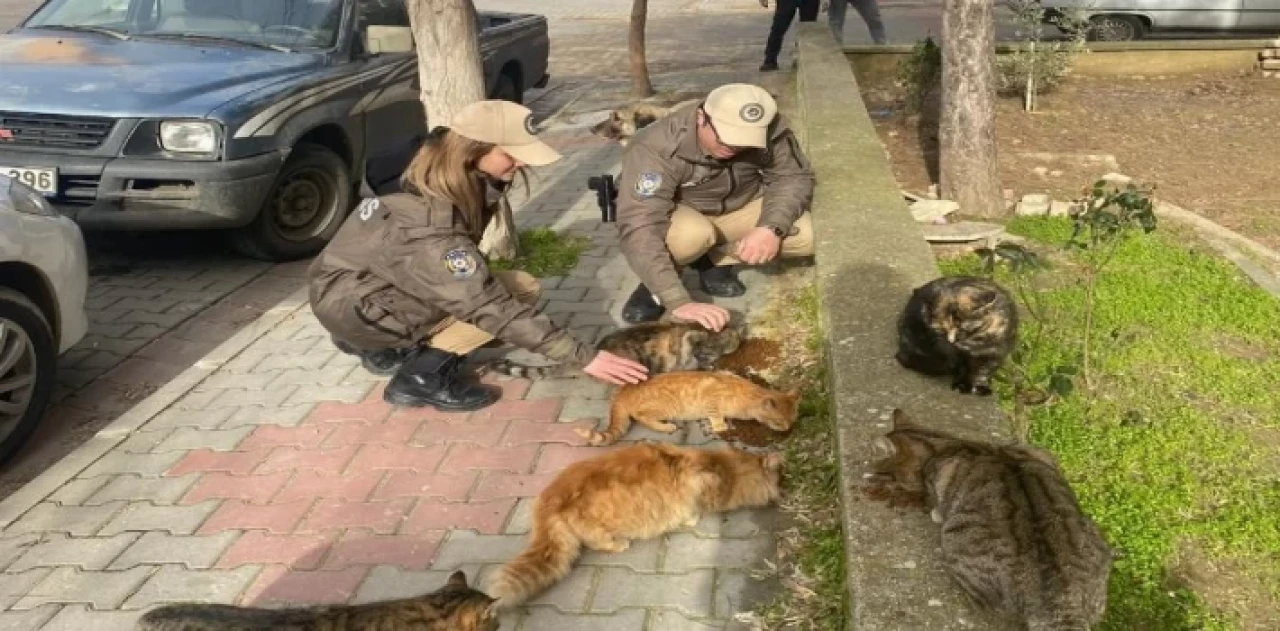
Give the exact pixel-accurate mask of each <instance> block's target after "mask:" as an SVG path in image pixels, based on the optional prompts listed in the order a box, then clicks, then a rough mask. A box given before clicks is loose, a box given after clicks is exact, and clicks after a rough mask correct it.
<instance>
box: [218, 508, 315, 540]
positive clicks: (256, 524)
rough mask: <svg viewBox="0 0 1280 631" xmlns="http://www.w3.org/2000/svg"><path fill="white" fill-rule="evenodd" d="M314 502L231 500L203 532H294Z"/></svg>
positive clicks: (219, 509)
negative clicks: (278, 502) (258, 502)
mask: <svg viewBox="0 0 1280 631" xmlns="http://www.w3.org/2000/svg"><path fill="white" fill-rule="evenodd" d="M311 504H312V502H293V503H290V504H267V505H265V506H263V505H254V504H245V503H244V502H239V501H236V500H227V501H225V502H223V503H222V505H221V506H219V507H218V510H216V511H214V512H213V514H212V515H210V516H209V519H206V520H205V522H204V525H202V526H200V534H215V533H218V532H222V531H223V530H269V531H271V532H273V533H277V534H287V533H290V532H293V529H294V527H295V526H297V525H298V522H300V521H302V517H303V516H304V515H306V514H307V512H308V511H310V510H311Z"/></svg>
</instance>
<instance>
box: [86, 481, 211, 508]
mask: <svg viewBox="0 0 1280 631" xmlns="http://www.w3.org/2000/svg"><path fill="white" fill-rule="evenodd" d="M197 477H198V476H195V475H184V476H181V477H175V478H141V477H138V476H136V475H118V476H115V477H113V478H110V479H109V480H108V482H107V483H106V484H105V485H103V487H102V488H101V489H100V490H99V491H98V492H97V493H95V494H94V495H93V497H91V498H89V499H87V500H85V501H84V504H85V505H90V506H92V505H97V504H107V503H110V502H119V501H126V502H151V503H152V504H157V505H167V504H173V503H174V502H177V501H178V499H179V498H181V497H182V496H183V495H186V493H187V491H188V490H189V489H190V488H191V487H192V485H194V484H195V483H196V479H197ZM94 479H101V478H94Z"/></svg>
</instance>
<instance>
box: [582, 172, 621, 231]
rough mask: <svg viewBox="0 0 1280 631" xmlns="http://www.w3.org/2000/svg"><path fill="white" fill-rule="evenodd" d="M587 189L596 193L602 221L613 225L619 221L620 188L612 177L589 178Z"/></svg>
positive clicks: (606, 175)
mask: <svg viewBox="0 0 1280 631" xmlns="http://www.w3.org/2000/svg"><path fill="white" fill-rule="evenodd" d="M587 188H589V189H591V190H593V191H595V192H596V205H597V206H599V207H600V221H602V222H604V223H613V222H615V221H617V220H618V187H617V186H616V185H615V184H614V182H613V176H612V175H608V174H605V175H600V176H592V177H589V178H587Z"/></svg>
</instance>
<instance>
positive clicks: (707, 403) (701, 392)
mask: <svg viewBox="0 0 1280 631" xmlns="http://www.w3.org/2000/svg"><path fill="white" fill-rule="evenodd" d="M799 402H800V393H799V392H798V391H795V390H792V391H790V392H778V391H775V390H770V389H768V388H764V387H761V386H758V385H756V384H755V383H754V382H752V381H751V380H749V379H746V378H743V377H739V376H738V375H735V374H733V373H731V372H728V371H724V370H717V371H715V372H673V373H666V374H661V375H655V376H653V377H650V378H649V379H647V380H645V381H643V382H641V383H638V384H634V385H627V386H622V387H621V388H619V389H618V391H617V392H616V393H614V395H613V402H612V403H611V404H610V405H609V427H608V428H607V429H605V431H603V432H597V431H594V430H584V429H579V430H577V432H578V435H580V436H582V437H583V438H586V439H587V440H588V441H589V442H590V443H591V444H592V445H611V444H613V443H615V442H617V441H618V439H619V438H622V436H623V434H626V433H627V430H628V429H630V428H631V422H632V421H633V420H634V421H639V422H640V424H641V425H644V426H645V427H648V428H649V429H652V430H653V431H655V432H663V433H666V434H669V433H671V432H674V431H676V426H675V425H673V424H671V423H670V422H669V421H698V420H701V419H704V418H705V419H708V420H709V421H711V430H712V431H714V432H723V431H725V430H727V429H729V426H728V424H726V423H725V419H726V418H734V419H752V420H755V421H759V422H760V423H763V424H764V425H765V426H767V427H768V428H770V429H773V430H776V431H780V432H784V431H787V430H789V429H791V425H792V424H793V423H795V420H796V413H797V411H798V409H799Z"/></svg>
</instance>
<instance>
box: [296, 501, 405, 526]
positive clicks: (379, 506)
mask: <svg viewBox="0 0 1280 631" xmlns="http://www.w3.org/2000/svg"><path fill="white" fill-rule="evenodd" d="M412 505H413V500H412V499H408V498H403V499H395V500H391V501H388V502H341V501H338V500H321V501H320V502H318V503H316V507H315V509H314V510H312V511H311V514H310V515H308V516H307V519H306V520H305V521H303V522H302V525H301V526H299V527H298V532H327V531H330V530H341V529H343V528H367V529H369V530H372V531H374V532H377V533H379V534H391V533H393V532H395V531H396V529H397V528H399V527H400V522H402V521H404V516H405V513H407V512H409V507H410V506H412Z"/></svg>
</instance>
